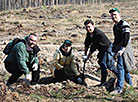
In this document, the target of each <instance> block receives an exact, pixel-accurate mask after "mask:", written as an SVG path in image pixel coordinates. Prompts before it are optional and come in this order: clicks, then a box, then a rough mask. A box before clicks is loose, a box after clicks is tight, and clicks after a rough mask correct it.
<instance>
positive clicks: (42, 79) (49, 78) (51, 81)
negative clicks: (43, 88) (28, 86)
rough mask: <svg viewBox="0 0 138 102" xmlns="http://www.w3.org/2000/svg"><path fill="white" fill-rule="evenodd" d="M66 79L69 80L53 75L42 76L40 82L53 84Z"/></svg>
mask: <svg viewBox="0 0 138 102" xmlns="http://www.w3.org/2000/svg"><path fill="white" fill-rule="evenodd" d="M66 80H67V79H66V78H63V79H58V78H53V77H52V76H50V77H43V78H41V79H40V80H39V82H38V84H51V83H56V82H62V81H66Z"/></svg>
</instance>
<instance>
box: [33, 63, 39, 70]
mask: <svg viewBox="0 0 138 102" xmlns="http://www.w3.org/2000/svg"><path fill="white" fill-rule="evenodd" d="M32 68H33V71H37V70H38V64H36V63H35V64H33V66H32Z"/></svg>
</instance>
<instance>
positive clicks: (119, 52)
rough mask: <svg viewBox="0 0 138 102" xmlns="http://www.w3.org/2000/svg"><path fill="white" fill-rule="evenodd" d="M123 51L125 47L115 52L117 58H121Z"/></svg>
mask: <svg viewBox="0 0 138 102" xmlns="http://www.w3.org/2000/svg"><path fill="white" fill-rule="evenodd" d="M124 51H125V47H123V49H122V50H119V51H118V52H117V56H122V54H123V53H124Z"/></svg>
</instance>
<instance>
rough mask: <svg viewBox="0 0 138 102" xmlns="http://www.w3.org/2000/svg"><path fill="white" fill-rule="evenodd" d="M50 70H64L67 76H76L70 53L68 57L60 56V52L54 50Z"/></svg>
mask: <svg viewBox="0 0 138 102" xmlns="http://www.w3.org/2000/svg"><path fill="white" fill-rule="evenodd" d="M51 67H52V69H54V68H56V69H58V70H64V72H65V74H66V75H67V76H78V75H79V74H80V73H79V72H78V70H77V65H76V61H75V56H74V55H73V54H72V53H71V54H70V55H69V56H64V55H62V53H61V51H60V50H56V53H55V54H54V56H53V61H52V65H51Z"/></svg>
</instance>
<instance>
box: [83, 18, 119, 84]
mask: <svg viewBox="0 0 138 102" xmlns="http://www.w3.org/2000/svg"><path fill="white" fill-rule="evenodd" d="M84 25H85V27H86V31H87V35H86V38H85V43H84V44H85V52H84V56H83V61H84V62H86V60H88V59H89V58H90V56H91V55H92V53H93V52H94V51H95V50H96V49H97V50H98V51H99V53H98V55H97V57H98V59H99V60H98V64H99V65H100V67H101V84H100V85H104V83H105V82H106V78H107V54H108V52H110V51H111V48H112V44H111V42H110V40H109V39H108V38H107V36H106V35H105V34H104V33H103V32H102V31H101V30H99V29H98V28H96V27H95V26H94V23H93V21H92V20H86V21H85V22H84ZM89 48H90V50H89V53H88V55H87V52H88V49H89ZM109 49H110V50H109ZM110 70H112V71H113V72H114V73H115V74H117V69H116V68H114V67H113V68H112V69H110Z"/></svg>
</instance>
